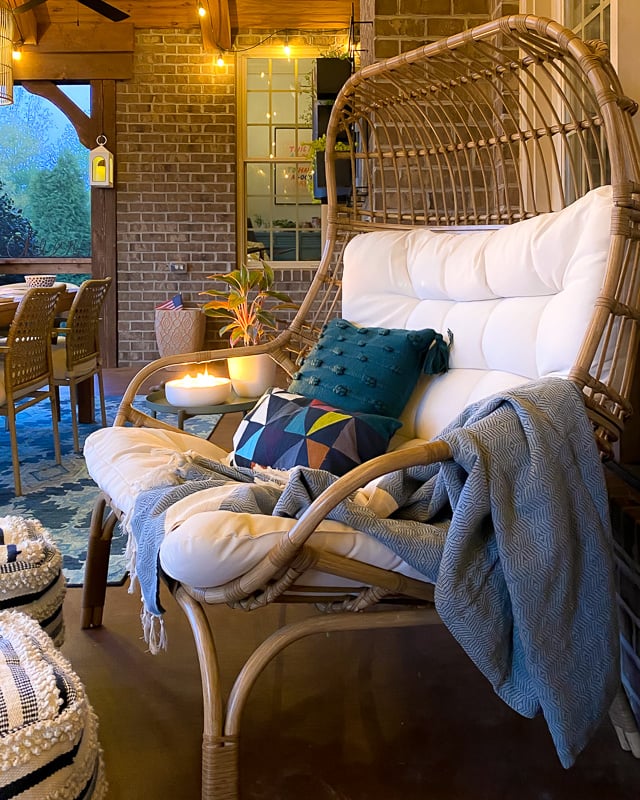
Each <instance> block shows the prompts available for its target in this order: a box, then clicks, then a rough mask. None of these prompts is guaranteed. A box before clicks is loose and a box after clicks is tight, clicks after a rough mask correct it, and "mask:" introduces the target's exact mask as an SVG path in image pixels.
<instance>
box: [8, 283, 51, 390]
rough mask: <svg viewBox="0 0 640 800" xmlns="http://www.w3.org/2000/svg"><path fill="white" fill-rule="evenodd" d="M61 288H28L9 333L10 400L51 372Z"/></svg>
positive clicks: (47, 380)
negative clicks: (55, 324) (52, 337)
mask: <svg viewBox="0 0 640 800" xmlns="http://www.w3.org/2000/svg"><path fill="white" fill-rule="evenodd" d="M59 294H60V289H59V288H56V287H51V288H34V289H29V290H28V291H27V292H26V294H25V295H24V297H23V298H22V300H21V301H20V305H19V307H18V310H17V311H16V314H15V316H14V318H13V322H12V323H11V326H10V328H9V333H8V336H7V345H8V348H9V349H8V352H7V355H6V357H5V388H6V392H7V404H10V403H12V402H13V397H15V396H19V395H20V394H21V393H24V392H25V390H27V389H29V388H30V387H36V388H37V387H38V386H42V385H44V384H46V383H48V382H49V379H50V376H51V336H52V330H53V320H54V316H55V311H56V304H57V302H58V296H59Z"/></svg>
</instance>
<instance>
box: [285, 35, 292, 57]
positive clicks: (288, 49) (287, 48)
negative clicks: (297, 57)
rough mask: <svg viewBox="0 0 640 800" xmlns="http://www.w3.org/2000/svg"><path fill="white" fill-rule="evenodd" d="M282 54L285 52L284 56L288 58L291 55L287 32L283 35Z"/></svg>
mask: <svg viewBox="0 0 640 800" xmlns="http://www.w3.org/2000/svg"><path fill="white" fill-rule="evenodd" d="M284 54H285V56H286V57H287V58H289V57H290V56H291V47H290V46H289V34H288V33H287V34H286V35H285V40H284Z"/></svg>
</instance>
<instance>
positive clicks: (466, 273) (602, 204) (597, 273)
mask: <svg viewBox="0 0 640 800" xmlns="http://www.w3.org/2000/svg"><path fill="white" fill-rule="evenodd" d="M610 216H611V189H610V187H601V188H599V189H594V190H593V191H591V192H589V193H588V194H587V195H585V196H584V197H583V198H581V199H580V200H578V201H576V202H575V203H573V204H572V205H570V206H568V207H567V208H566V209H563V210H562V211H557V212H553V213H549V214H541V215H540V216H538V217H534V218H533V219H529V220H525V221H523V222H519V223H517V224H515V225H510V226H506V227H504V228H499V229H495V230H487V231H474V232H469V233H463V234H460V233H448V232H435V231H430V230H428V229H414V230H409V231H379V232H373V233H365V234H361V235H359V236H356V237H355V238H354V239H353V240H352V241H351V242H349V244H348V245H347V248H346V251H345V258H344V281H343V300H342V316H343V317H344V318H345V319H348V320H350V321H351V322H355V323H357V324H360V325H378V326H388V327H394V328H407V329H410V328H416V329H417V328H435V329H436V330H439V331H442V332H445V331H446V330H447V329H451V331H453V334H454V346H453V349H452V352H451V370H450V372H448V373H447V374H445V375H443V376H440V377H438V378H437V379H431V380H428V379H426V378H425V379H424V380H422V381H421V382H420V383H419V385H418V386H417V387H416V390H415V392H414V395H413V397H412V399H411V401H410V403H409V405H408V407H407V408H406V409H405V413H404V414H403V417H402V419H403V422H404V428H403V430H402V434H403V436H404V437H405V438H406V437H411V436H417V437H420V438H422V439H430V438H432V437H433V436H435V435H436V434H437V433H438V431H440V430H441V429H442V428H443V427H444V425H445V424H447V423H448V422H450V421H451V420H452V419H453V418H454V417H455V416H456V415H457V414H458V413H459V412H460V411H462V409H463V408H465V406H467V405H468V404H469V403H471V402H473V401H475V400H479V399H481V398H483V397H486V396H487V395H489V394H492V393H493V392H496V391H499V390H503V389H506V388H509V387H512V386H514V385H517V384H521V383H524V382H526V381H528V380H532V379H535V378H539V377H543V376H546V375H567V374H568V372H569V370H570V368H571V366H572V364H573V362H574V360H575V358H576V356H577V353H578V350H579V347H580V345H581V343H582V339H583V337H584V334H585V331H586V328H587V325H588V323H589V319H590V317H591V313H592V311H593V304H594V301H595V299H596V297H597V295H598V293H599V290H600V288H601V286H602V280H603V275H604V269H605V266H606V258H607V252H608V248H609V241H610Z"/></svg>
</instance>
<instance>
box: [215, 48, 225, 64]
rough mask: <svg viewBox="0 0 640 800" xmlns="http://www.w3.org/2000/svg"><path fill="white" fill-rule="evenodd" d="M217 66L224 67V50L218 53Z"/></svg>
mask: <svg viewBox="0 0 640 800" xmlns="http://www.w3.org/2000/svg"><path fill="white" fill-rule="evenodd" d="M216 66H217V67H224V58H223V56H222V50H219V51H218V58H216Z"/></svg>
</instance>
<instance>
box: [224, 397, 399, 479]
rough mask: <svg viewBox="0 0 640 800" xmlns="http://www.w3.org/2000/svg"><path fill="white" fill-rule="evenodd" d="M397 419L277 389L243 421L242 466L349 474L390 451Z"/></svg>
mask: <svg viewBox="0 0 640 800" xmlns="http://www.w3.org/2000/svg"><path fill="white" fill-rule="evenodd" d="M400 424H401V423H400V422H399V420H397V419H391V418H389V417H383V416H380V415H377V414H350V413H348V412H345V411H342V410H340V409H338V408H335V407H334V406H330V405H327V404H326V403H323V402H321V401H320V400H313V399H311V398H309V397H303V396H302V395H299V394H293V393H291V392H286V391H284V390H283V389H274V390H272V391H270V392H266V393H265V394H264V395H263V396H262V397H261V398H260V400H259V401H258V402H257V403H256V405H255V406H254V408H253V410H252V411H250V412H249V413H248V414H247V416H246V417H245V418H244V419H243V420H242V422H241V423H240V425H239V426H238V429H237V430H236V432H235V434H234V437H233V445H234V448H235V449H234V451H233V463H234V464H235V465H236V466H237V467H254V466H261V467H275V468H276V469H291V468H292V467H298V466H300V467H313V468H314V469H324V470H327V471H328V472H331V473H333V474H334V475H344V474H345V473H346V472H348V471H349V470H350V469H353V467H355V466H357V465H358V464H361V463H363V462H364V461H368V460H369V459H370V458H374V457H375V456H379V455H382V453H384V452H386V450H387V446H388V444H389V440H390V439H391V437H392V436H393V434H394V433H395V431H397V430H398V428H399V427H400Z"/></svg>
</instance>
